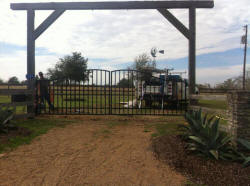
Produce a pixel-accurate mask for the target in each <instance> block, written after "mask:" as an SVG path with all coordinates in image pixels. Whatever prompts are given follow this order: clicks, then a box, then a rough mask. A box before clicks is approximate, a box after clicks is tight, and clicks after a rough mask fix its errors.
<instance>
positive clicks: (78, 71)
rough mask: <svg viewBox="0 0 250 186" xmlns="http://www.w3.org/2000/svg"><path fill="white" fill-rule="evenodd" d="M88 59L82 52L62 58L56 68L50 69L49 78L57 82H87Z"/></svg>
mask: <svg viewBox="0 0 250 186" xmlns="http://www.w3.org/2000/svg"><path fill="white" fill-rule="evenodd" d="M87 62H88V59H87V58H86V59H85V58H84V57H83V56H82V54H81V53H80V52H73V53H72V55H68V56H65V57H64V58H60V59H59V61H58V62H57V63H56V65H55V67H54V68H49V69H48V73H47V75H48V77H49V78H50V79H56V80H73V81H86V80H87V79H88V73H87Z"/></svg>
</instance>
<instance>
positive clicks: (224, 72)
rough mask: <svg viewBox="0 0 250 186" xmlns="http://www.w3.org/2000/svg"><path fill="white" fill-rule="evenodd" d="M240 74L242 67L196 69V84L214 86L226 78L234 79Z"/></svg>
mask: <svg viewBox="0 0 250 186" xmlns="http://www.w3.org/2000/svg"><path fill="white" fill-rule="evenodd" d="M241 74H242V65H234V66H228V67H218V68H198V69H197V73H196V76H197V77H196V79H197V83H210V84H212V85H216V84H218V83H222V82H223V81H224V80H226V79H228V78H235V77H237V76H240V75H241Z"/></svg>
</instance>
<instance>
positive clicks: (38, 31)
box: [34, 10, 65, 39]
mask: <svg viewBox="0 0 250 186" xmlns="http://www.w3.org/2000/svg"><path fill="white" fill-rule="evenodd" d="M64 12H65V10H55V11H54V12H53V13H51V14H50V16H49V17H47V19H45V20H44V21H43V22H42V23H41V24H40V25H39V26H38V27H37V29H36V30H35V31H34V37H35V39H37V38H38V37H39V36H40V35H41V34H42V33H43V32H44V31H45V30H47V28H49V26H50V25H52V24H53V23H54V22H55V21H56V20H57V18H58V17H60V16H61V15H62V14H63V13H64Z"/></svg>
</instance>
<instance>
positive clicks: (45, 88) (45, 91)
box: [38, 72, 54, 110]
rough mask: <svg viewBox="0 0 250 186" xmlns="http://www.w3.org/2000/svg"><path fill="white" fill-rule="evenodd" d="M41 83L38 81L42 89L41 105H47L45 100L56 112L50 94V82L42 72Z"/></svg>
mask: <svg viewBox="0 0 250 186" xmlns="http://www.w3.org/2000/svg"><path fill="white" fill-rule="evenodd" d="M38 75H39V77H40V81H38V86H39V88H40V91H39V92H40V100H41V104H43V105H45V100H46V101H47V102H48V104H49V108H50V109H51V110H54V105H53V104H52V103H51V100H50V94H49V80H47V79H45V78H44V76H43V73H42V72H39V73H38Z"/></svg>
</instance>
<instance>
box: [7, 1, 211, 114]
mask: <svg viewBox="0 0 250 186" xmlns="http://www.w3.org/2000/svg"><path fill="white" fill-rule="evenodd" d="M10 6H11V9H12V10H26V11H27V77H28V78H29V89H31V90H33V89H34V85H33V84H34V83H33V80H32V78H33V77H34V76H35V40H36V39H37V38H38V37H39V36H40V35H41V34H42V33H43V32H44V31H45V30H46V29H47V28H48V27H49V26H50V25H51V24H53V23H54V22H55V20H56V19H57V18H58V17H60V16H61V15H62V14H63V13H64V12H65V11H66V10H121V9H127V10H130V9H157V10H158V11H159V12H160V13H161V14H162V15H163V16H164V17H165V18H166V19H167V20H168V21H169V22H170V23H172V24H173V25H174V26H175V27H176V29H178V30H179V31H180V32H181V33H182V34H183V35H184V36H185V37H186V38H187V39H188V40H189V64H188V76H189V77H188V78H189V94H193V93H195V82H196V80H195V79H196V78H195V75H196V72H195V70H196V8H213V7H214V1H213V0H168V1H113V2H108V1H106V2H57V3H12V4H11V5H10ZM167 9H189V28H187V27H186V26H185V25H183V24H182V23H181V22H180V21H179V20H178V19H177V18H176V17H175V16H174V15H173V14H171V13H170V12H169V11H168V10H167ZM36 10H54V11H53V13H51V15H50V16H48V17H47V18H46V19H45V20H44V21H43V22H42V23H41V24H40V25H39V26H38V27H37V28H36V29H35V27H34V21H35V11H36ZM28 112H33V111H32V107H30V108H28Z"/></svg>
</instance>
